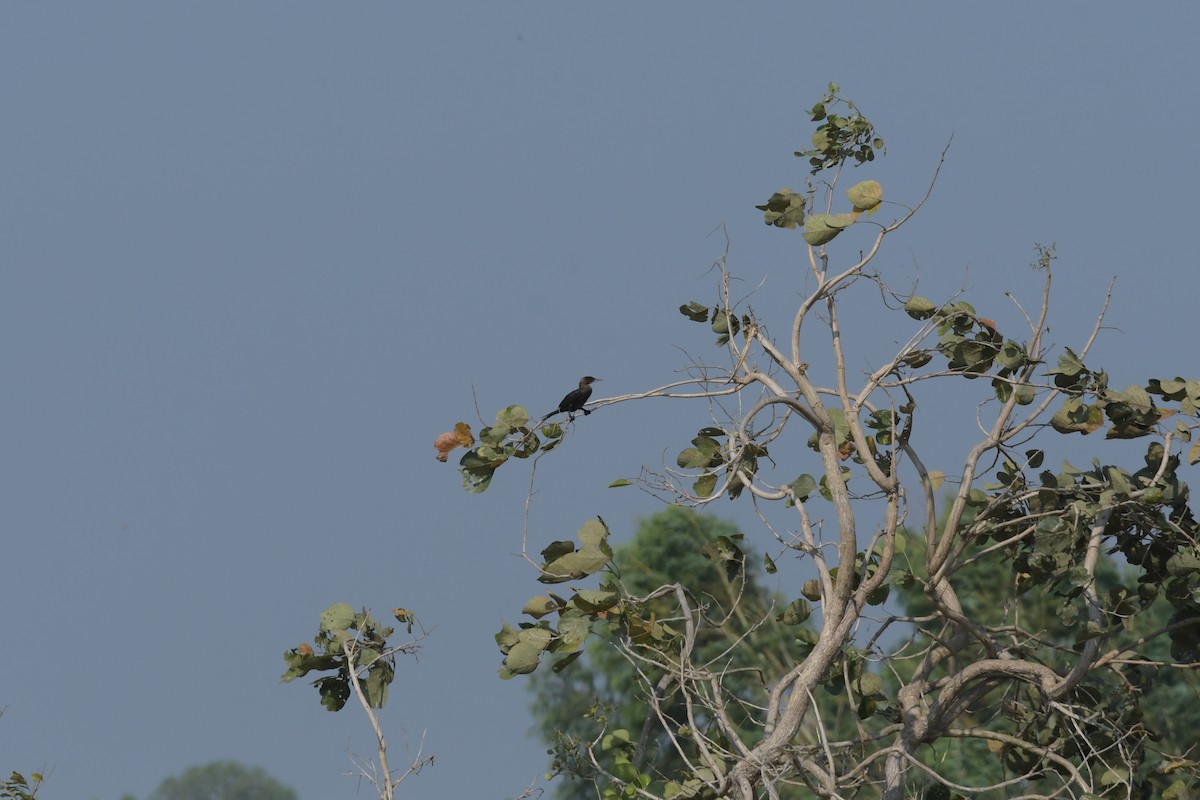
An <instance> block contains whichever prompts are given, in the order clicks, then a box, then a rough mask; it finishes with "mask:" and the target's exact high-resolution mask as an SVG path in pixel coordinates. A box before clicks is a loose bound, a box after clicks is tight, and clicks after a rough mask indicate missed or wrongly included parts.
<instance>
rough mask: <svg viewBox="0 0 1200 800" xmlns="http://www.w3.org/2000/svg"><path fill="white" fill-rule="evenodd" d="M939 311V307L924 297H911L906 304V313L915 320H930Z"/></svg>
mask: <svg viewBox="0 0 1200 800" xmlns="http://www.w3.org/2000/svg"><path fill="white" fill-rule="evenodd" d="M936 311H937V306H935V305H934V304H933V302H932V301H930V300H928V299H926V298H924V297H916V296H915V295H914V296H913V297H910V298H909V299H908V302H907V303H905V304H904V313H906V314H908V315H909V316H910V317H912V318H913V319H929V318H930V317H932V316H933V315H934V313H935V312H936Z"/></svg>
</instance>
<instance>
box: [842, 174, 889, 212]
mask: <svg viewBox="0 0 1200 800" xmlns="http://www.w3.org/2000/svg"><path fill="white" fill-rule="evenodd" d="M846 196H847V197H848V198H850V204H851V205H853V206H854V208H855V210H856V211H871V210H872V209H874V208H875V207H876V206H878V205H879V203H880V202H881V201H882V200H883V186H881V185H880V184H879V181H863V182H862V183H856V184H854V185H853V186H851V187H850V188H849V189H847V190H846Z"/></svg>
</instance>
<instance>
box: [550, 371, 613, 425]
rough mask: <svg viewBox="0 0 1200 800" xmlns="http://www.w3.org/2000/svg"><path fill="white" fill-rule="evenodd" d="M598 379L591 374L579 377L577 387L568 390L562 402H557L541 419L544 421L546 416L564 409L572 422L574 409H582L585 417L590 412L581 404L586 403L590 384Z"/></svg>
mask: <svg viewBox="0 0 1200 800" xmlns="http://www.w3.org/2000/svg"><path fill="white" fill-rule="evenodd" d="M598 380H600V379H599V378H593V377H592V376H591V375H584V376H583V377H582V378H580V379H579V388H578V389H576V390H574V391H572V392H568V393H567V396H566V397H564V398H563V399H562V402H561V403H559V404H558V408H556V409H554V410H553V411H551V412H550V413H549V414H547V415H546V416H545V417H542V420H543V421H545V420H546V419H547V418H548V417H551V416H553V415H555V414H561V413H563V412H564V411H565V412H567V417H568V419H570V420H571V421H572V422H574V421H575V412H576V411H582V412H583V415H584V416H585V417H586V416H587V415H588V414H590V413H592V412H591V411H588V410H587V409H586V408H584V407H583V404H584V403H586V402H587V401H588V398H589V397H591V396H592V384H593V383H595V382H596V381H598Z"/></svg>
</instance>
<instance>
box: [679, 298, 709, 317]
mask: <svg viewBox="0 0 1200 800" xmlns="http://www.w3.org/2000/svg"><path fill="white" fill-rule="evenodd" d="M679 313H680V314H683V315H684V316H685V317H687V318H688V319H690V320H692V322H708V306H706V305H703V304H701V303H697V302H696V301H695V300H693V301H692V302H690V303H688V304H687V305H683V306H680V307H679Z"/></svg>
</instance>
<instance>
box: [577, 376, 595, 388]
mask: <svg viewBox="0 0 1200 800" xmlns="http://www.w3.org/2000/svg"><path fill="white" fill-rule="evenodd" d="M598 380H600V379H599V378H593V377H592V376H591V375H584V376H583V377H582V378H580V379H579V385H580V386H591V385H592V384H593V383H595V382H596V381H598Z"/></svg>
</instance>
